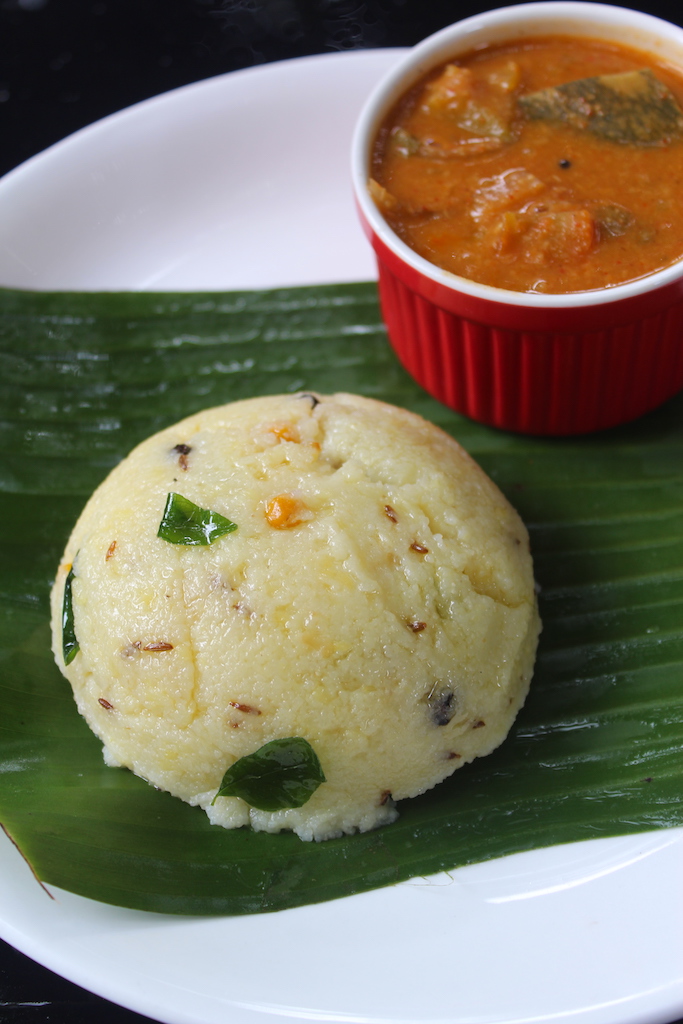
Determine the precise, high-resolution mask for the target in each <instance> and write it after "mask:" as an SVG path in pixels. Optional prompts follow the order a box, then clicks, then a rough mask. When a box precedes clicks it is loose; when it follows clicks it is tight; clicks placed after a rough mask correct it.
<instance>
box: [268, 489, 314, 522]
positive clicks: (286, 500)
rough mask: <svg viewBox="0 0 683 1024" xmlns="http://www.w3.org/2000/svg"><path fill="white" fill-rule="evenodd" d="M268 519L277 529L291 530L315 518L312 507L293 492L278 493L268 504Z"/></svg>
mask: <svg viewBox="0 0 683 1024" xmlns="http://www.w3.org/2000/svg"><path fill="white" fill-rule="evenodd" d="M265 515H266V519H267V520H268V524H269V525H270V526H272V527H273V529H275V530H291V529H292V528H293V527H295V526H300V525H301V523H305V522H308V520H309V519H312V518H313V513H312V512H311V510H310V508H308V506H307V505H306V504H305V502H303V501H302V500H301V498H297V497H296V496H295V495H293V494H278V495H276V497H274V498H271V499H270V501H269V502H268V504H267V505H266V512H265Z"/></svg>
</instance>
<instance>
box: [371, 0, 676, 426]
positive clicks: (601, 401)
mask: <svg viewBox="0 0 683 1024" xmlns="http://www.w3.org/2000/svg"><path fill="white" fill-rule="evenodd" d="M533 35H537V36H542V35H567V36H571V35H575V36H583V37H588V38H593V39H604V40H611V41H613V42H615V43H621V44H622V45H626V46H630V47H633V48H636V49H639V50H642V51H645V52H650V53H652V54H653V55H655V56H656V57H657V58H658V59H659V60H662V59H664V60H667V61H669V62H671V63H673V64H676V65H678V66H680V67H682V68H683V30H682V29H680V28H678V27H677V26H675V25H672V24H669V23H668V22H665V21H662V20H660V19H659V18H654V17H652V16H650V15H648V14H643V13H641V12H639V11H634V10H629V9H625V8H619V7H612V6H608V5H604V4H598V3H584V2H563V0H557V2H542V3H528V4H522V5H519V6H513V7H506V8H502V9H500V10H496V11H490V12H487V13H485V14H480V15H476V16H475V17H472V18H468V19H466V20H464V21H461V22H458V23H457V24H455V25H452V26H450V27H449V28H446V29H443V30H442V31H441V32H438V33H436V34H435V35H433V36H430V37H429V38H428V39H426V40H425V41H424V42H422V43H420V44H419V45H418V46H416V47H415V48H414V49H413V50H411V51H410V52H409V53H408V54H407V55H406V57H405V58H403V59H402V60H401V61H400V62H399V64H398V65H397V66H396V67H395V68H394V69H392V71H391V73H390V74H389V75H388V76H387V77H386V78H385V79H384V80H383V81H382V82H381V83H380V84H379V86H378V87H377V89H376V90H375V91H374V93H373V94H372V96H371V97H370V98H369V100H368V102H367V103H366V105H365V107H364V109H363V111H362V113H361V116H360V118H359V121H358V124H357V127H356V132H355V136H354V141H353V153H352V174H353V185H354V191H355V196H356V203H357V207H358V211H359V214H360V218H361V222H362V224H363V227H364V229H365V232H366V234H367V235H368V237H369V239H370V242H371V244H372V246H373V248H374V250H375V254H376V257H377V264H378V269H379V293H380V302H381V306H382V313H383V316H384V319H385V322H386V325H387V330H388V333H389V339H390V341H391V344H392V345H393V347H394V349H395V351H396V353H397V355H398V357H399V359H400V360H401V362H402V363H403V365H404V366H405V367H406V369H407V370H408V371H409V372H410V373H411V374H412V375H413V376H414V377H415V379H416V380H417V381H418V383H420V384H421V385H422V386H423V387H424V388H425V389H426V390H427V391H428V392H429V393H430V394H431V395H433V396H434V397H435V398H437V399H439V400H440V401H442V402H444V403H445V404H446V405H448V406H450V407H451V408H453V409H456V410H458V411H459V412H462V413H464V414H465V415H467V416H470V417H471V418H472V419H475V420H478V421H480V422H482V423H487V424H490V425H491V426H495V427H501V428H504V429H507V430H512V431H518V432H521V433H527V434H547V435H550V434H554V435H568V434H581V433H588V432H590V431H595V430H602V429H605V428H607V427H612V426H616V425H617V424H619V423H625V422H627V421H629V420H632V419H635V418H636V417H637V416H640V415H642V414H643V413H645V412H647V411H649V410H650V409H654V408H656V406H658V405H660V404H661V403H662V402H664V401H665V400H666V399H667V398H670V397H671V396H672V395H674V394H675V393H676V392H677V391H679V390H681V388H683V259H681V260H679V261H677V262H676V263H674V264H672V265H671V266H669V267H666V268H665V269H663V270H659V271H657V272H655V273H653V274H650V275H648V276H647V277H642V278H639V279H638V280H636V281H632V282H628V283H626V284H621V285H616V286H614V287H612V288H604V289H599V290H594V291H585V292H573V293H569V294H563V295H550V294H542V295H541V294H537V293H529V292H513V291H509V290H506V289H502V288H495V287H491V286H489V285H483V284H478V283H477V282H475V281H470V280H467V279H466V278H462V277H458V276H456V275H454V274H451V273H449V272H448V271H446V270H442V269H441V268H440V267H437V266H435V265H433V264H431V263H429V262H427V260H425V259H423V258H422V257H421V256H419V255H418V254H417V253H416V252H414V251H413V250H412V249H410V248H409V247H408V246H407V245H406V244H405V243H404V242H402V241H401V239H400V238H399V237H398V236H397V235H396V234H395V233H394V231H393V230H392V229H391V228H390V227H389V225H388V224H387V222H386V221H385V220H384V218H383V217H382V215H381V213H380V212H379V210H378V208H377V207H376V206H375V204H374V202H373V201H372V199H371V198H370V195H369V193H368V189H367V182H368V178H369V174H370V166H371V153H372V146H373V143H374V140H375V137H376V135H377V132H378V129H379V126H380V124H381V122H382V121H383V119H384V117H385V116H386V114H387V113H388V112H389V110H390V109H391V107H392V106H393V105H394V103H395V102H396V101H397V100H398V99H399V97H400V96H401V95H402V94H403V93H404V92H405V91H406V90H407V89H409V88H410V87H411V86H412V85H413V84H414V83H415V82H416V81H418V80H419V79H420V78H421V77H422V76H423V75H424V74H426V73H427V72H428V71H429V70H430V69H431V68H433V67H435V66H437V65H438V64H440V63H442V62H443V61H446V60H448V59H452V58H454V57H457V56H458V55H459V54H463V53H466V52H469V51H471V50H473V49H475V48H476V47H478V46H481V45H483V44H484V43H500V42H503V41H505V40H507V39H514V38H520V37H523V36H527V37H528V36H533ZM681 246H682V249H683V239H681Z"/></svg>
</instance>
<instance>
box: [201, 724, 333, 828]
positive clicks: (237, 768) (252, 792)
mask: <svg viewBox="0 0 683 1024" xmlns="http://www.w3.org/2000/svg"><path fill="white" fill-rule="evenodd" d="M323 782H325V775H324V772H323V770H322V767H321V765H320V761H319V760H318V755H317V754H316V752H315V750H314V749H313V747H312V746H311V744H310V743H309V742H308V740H305V739H303V738H302V737H301V736H288V737H286V738H285V739H278V740H271V741H270V743H265V744H264V745H263V746H262V747H259V749H258V750H256V751H254V753H253V754H247V755H246V756H245V757H241V758H240V759H239V761H235V763H234V764H233V765H231V767H230V768H228V770H227V772H226V773H225V775H224V776H223V781H222V782H221V784H220V788H219V790H218V792H217V793H216V796H215V797H214V798H213V801H212V803H215V802H216V800H217V799H218V797H219V796H238V797H241V798H242V800H244V801H246V803H248V804H250V805H251V806H252V807H256V808H258V810H260V811H281V810H285V809H287V808H290V807H303V805H304V804H305V803H307V802H308V801H309V800H310V798H311V797H312V796H313V794H314V793H315V791H316V789H317V788H318V786H319V785H320V784H321V783H323Z"/></svg>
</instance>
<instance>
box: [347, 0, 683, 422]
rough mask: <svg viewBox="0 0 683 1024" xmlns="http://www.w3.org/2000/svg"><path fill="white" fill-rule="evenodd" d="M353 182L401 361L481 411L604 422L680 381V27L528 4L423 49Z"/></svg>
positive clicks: (373, 101)
mask: <svg viewBox="0 0 683 1024" xmlns="http://www.w3.org/2000/svg"><path fill="white" fill-rule="evenodd" d="M352 161H353V179H354V189H355V194H356V201H357V205H358V209H359V212H360V216H361V220H362V223H363V226H364V228H365V230H366V233H367V234H368V236H369V238H370V240H371V243H372V245H373V247H374V249H375V252H376V256H377V261H378V268H379V288H380V299H381V303H382V310H383V314H384V318H385V321H386V323H387V327H388V331H389V337H390V340H391V342H392V344H393V346H394V348H395V350H396V352H397V354H398V356H399V358H400V359H401V360H402V362H403V363H404V365H405V366H406V368H407V369H408V370H409V371H410V372H411V373H412V374H413V376H414V377H415V378H416V379H417V380H418V381H419V383H421V384H422V385H423V386H424V387H425V388H426V389H427V390H428V391H429V392H430V393H431V394H433V395H434V396H435V397H437V398H438V399H440V400H441V401H443V402H445V403H446V404H447V405H449V406H451V407H453V408H455V409H457V410H459V411H461V412H463V413H465V414H466V415H469V416H471V417H472V418H474V419H477V420H480V421H482V422H485V423H488V424H491V425H493V426H497V427H503V428H506V429H511V430H515V431H520V432H524V433H534V434H574V433H584V432H588V431H593V430H599V429H604V428H606V427H610V426H614V425H616V424H618V423H622V422H626V421H628V420H631V419H633V418H635V417H637V416H639V415H641V414H642V413H644V412H646V411H647V410H649V409H653V408H655V407H656V406H657V405H659V404H660V403H661V402H663V401H664V400H666V399H667V398H669V397H670V396H671V395H673V394H674V393H675V392H676V391H678V390H679V389H680V388H681V387H683V345H682V343H681V341H680V340H679V339H680V332H681V329H682V328H683V188H681V186H682V185H683V30H681V29H680V28H678V27H676V26H674V25H671V24H669V23H667V22H664V21H662V20H660V19H657V18H654V17H652V16H650V15H647V14H643V13H641V12H638V11H633V10H628V9H624V8H618V7H612V6H607V5H602V4H594V3H582V2H579V3H574V2H569V3H565V2H550V3H530V4H523V5H520V6H513V7H507V8H503V9H501V10H497V11H490V12H487V13H485V14H480V15H477V16H475V17H472V18H468V19H466V20H464V21H461V22H458V23H457V24H455V25H453V26H450V27H449V28H446V29H444V30H442V31H441V32H438V33H436V35H434V36H431V37H430V38H429V39H427V40H425V41H424V42H423V43H421V44H419V45H418V46H417V47H415V48H414V49H413V50H411V51H410V52H409V53H408V54H407V55H406V57H405V58H403V59H402V60H401V61H400V62H399V64H398V65H397V67H396V68H395V69H393V70H392V72H391V73H390V74H389V75H388V76H387V77H386V78H385V79H384V81H383V82H381V83H380V84H379V86H378V87H377V89H376V90H375V92H374V93H373V95H372V96H371V97H370V99H369V100H368V102H367V104H366V106H365V108H364V110H363V112H362V114H361V117H360V119H359V122H358V125H357V130H356V133H355V137H354V144H353V157H352Z"/></svg>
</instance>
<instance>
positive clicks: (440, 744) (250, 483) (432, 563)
mask: <svg viewBox="0 0 683 1024" xmlns="http://www.w3.org/2000/svg"><path fill="white" fill-rule="evenodd" d="M52 628H53V642H54V651H55V656H56V658H57V662H58V664H59V666H60V668H61V669H62V671H63V673H64V674H65V675H66V677H67V678H68V680H69V682H70V683H71V685H72V687H73V690H74V694H75V697H76V701H77V704H78V708H79V710H80V712H81V714H82V715H83V716H84V717H85V719H86V720H87V722H88V724H89V725H90V727H91V728H92V729H93V731H94V732H95V733H96V734H97V736H98V737H99V738H100V739H101V740H102V742H103V744H104V756H105V760H106V761H107V763H108V764H111V765H125V766H126V767H128V768H130V769H131V770H132V771H133V772H135V773H136V774H137V775H139V776H141V777H142V778H143V779H146V780H147V781H149V782H150V783H152V784H153V785H154V786H156V787H158V788H160V789H164V790H168V791H169V792H170V793H173V794H174V795H175V796H178V797H180V798H181V799H183V800H186V801H188V802H189V803H191V804H198V805H200V806H201V807H203V808H204V809H205V810H206V813H207V814H208V816H209V818H210V820H211V821H212V822H214V823H215V824H218V825H223V826H225V827H226V828H234V827H238V826H241V825H251V826H252V827H253V828H255V829H259V830H265V831H269V832H277V831H280V830H281V829H293V830H294V831H295V832H296V833H297V835H299V836H300V837H301V838H302V839H317V840H321V839H329V838H332V837H335V836H339V835H341V834H343V833H351V832H354V831H356V830H358V831H366V830H368V829H371V828H376V827H377V826H379V825H383V824H386V823H388V822H391V821H392V820H394V818H395V817H396V816H397V810H396V806H395V802H396V801H398V800H402V799H405V798H406V797H413V796H416V795H417V794H419V793H422V792H424V791H425V790H427V789H429V788H430V787H432V786H434V785H435V784H436V783H438V782H441V781H442V780H443V779H445V778H446V777H447V776H449V775H451V774H452V772H453V771H454V770H455V769H456V768H459V767H461V766H462V765H464V764H467V762H469V761H471V760H472V759H473V758H475V757H479V756H481V755H482V754H488V753H489V752H490V751H491V750H493V749H494V748H495V747H497V746H498V745H499V744H500V743H501V742H502V740H503V739H504V738H505V736H506V734H507V732H508V730H509V728H510V726H511V724H512V722H513V720H514V718H515V715H516V714H517V711H518V710H519V708H520V706H521V705H522V703H523V701H524V699H525V696H526V693H527V690H528V687H529V681H530V678H531V673H532V667H533V661H534V655H535V650H536V642H537V636H538V631H539V619H538V613H537V608H536V601H535V592H534V580H533V574H532V563H531V558H530V555H529V544H528V537H527V533H526V530H525V528H524V526H523V524H522V522H521V521H520V519H519V517H518V515H517V514H516V512H515V511H514V510H513V509H512V508H511V506H510V505H509V504H508V502H507V501H506V499H505V498H504V497H503V496H502V495H501V494H500V492H499V491H498V489H497V488H496V487H495V485H494V484H493V483H492V482H491V480H489V478H488V477H487V476H486V475H485V474H484V473H483V471H482V470H481V469H480V468H479V467H478V466H477V465H476V464H475V463H474V462H473V461H472V459H471V458H470V457H469V456H468V455H467V454H466V453H465V452H464V451H463V449H462V448H461V447H460V446H459V445H458V444H457V443H456V442H455V441H454V440H453V439H452V438H451V437H449V436H448V435H446V434H445V433H443V432H442V431H441V430H439V429H438V428H437V427H435V426H433V425H431V424H430V423H427V422H426V421H425V420H423V419H421V418H420V417H418V416H416V415H414V414H412V413H409V412H407V411H405V410H402V409H398V408H395V407H393V406H390V405H386V404H384V403H382V402H377V401H373V400H371V399H367V398H360V397H358V396H355V395H346V394H339V395H334V396H321V395H312V394H301V395H283V396H275V397H265V398H254V399H249V400H246V401H241V402H236V403H234V404H232V405H227V406H224V407H222V408H217V409H210V410H208V411H204V412H201V413H198V414H197V415H195V416H191V417H190V418H188V419H186V420H183V421H182V422H181V423H178V424H176V425H175V426H172V427H170V428H168V429H167V430H164V431H162V432H161V433H158V434H156V435H154V436H153V437H151V438H149V439H148V440H147V441H145V442H144V443H143V444H141V445H139V446H138V447H137V448H136V449H135V450H134V451H133V452H132V453H131V454H130V455H129V456H128V458H127V459H125V460H124V461H123V462H122V463H120V465H118V466H117V467H116V469H114V471H113V472H112V473H111V474H110V476H109V477H108V478H107V479H106V480H105V481H104V483H103V484H102V485H101V486H100V487H99V488H98V490H97V491H96V492H95V494H94V495H93V496H92V498H91V499H90V501H89V502H88V504H87V506H86V507H85V509H84V511H83V513H82V515H81V517H80V519H79V520H78V523H77V524H76V527H75V529H74V531H73V534H72V536H71V538H70V540H69V542H68V544H67V547H66V551H65V553H64V558H63V561H62V564H61V566H60V568H59V572H58V576H57V580H56V582H55V586H54V588H53V592H52Z"/></svg>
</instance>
